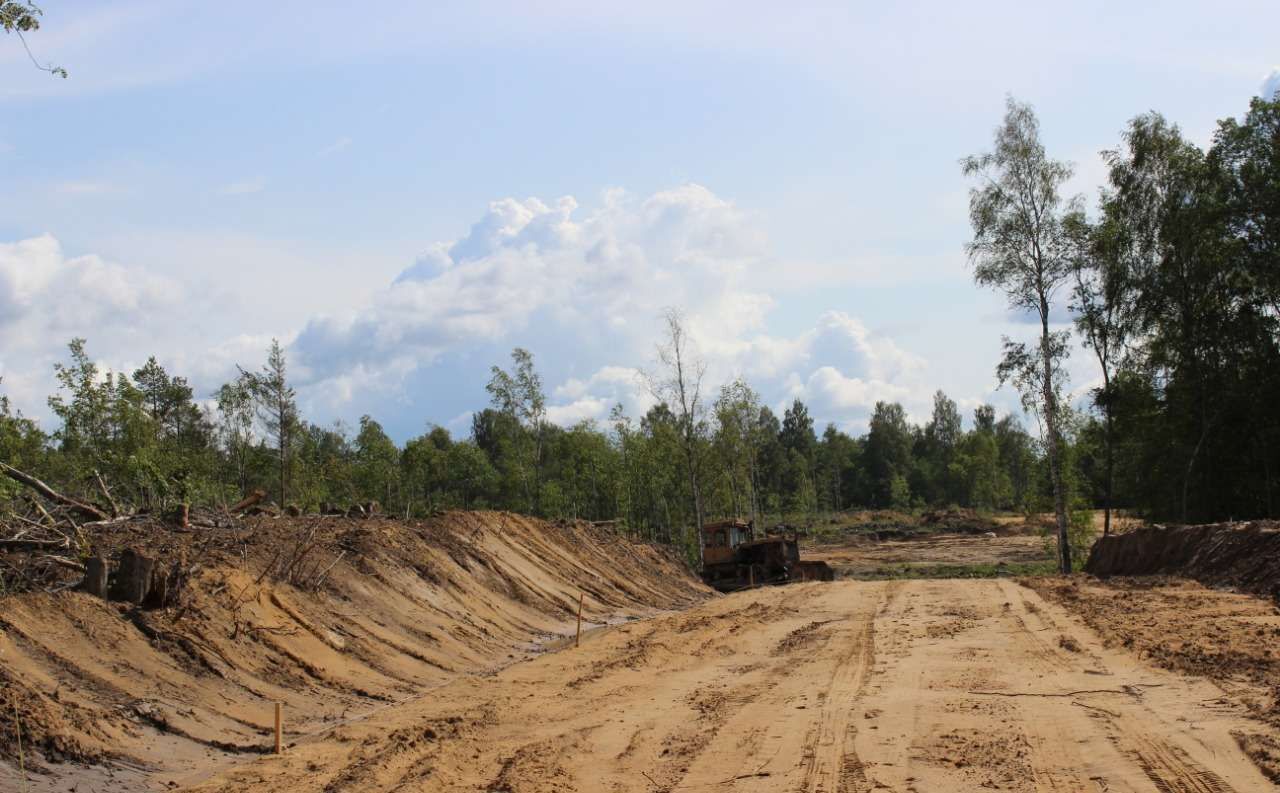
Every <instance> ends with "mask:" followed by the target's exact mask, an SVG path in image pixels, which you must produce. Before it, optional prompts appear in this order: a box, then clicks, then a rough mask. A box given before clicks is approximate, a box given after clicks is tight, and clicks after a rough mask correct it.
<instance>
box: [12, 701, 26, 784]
mask: <svg viewBox="0 0 1280 793" xmlns="http://www.w3.org/2000/svg"><path fill="white" fill-rule="evenodd" d="M13 729H14V734H15V735H16V736H17V738H18V773H19V774H21V775H22V790H23V792H24V793H25V791H26V789H27V765H26V759H25V758H24V757H23V755H22V718H21V717H20V716H19V715H18V698H17V696H16V695H15V696H14V698H13Z"/></svg>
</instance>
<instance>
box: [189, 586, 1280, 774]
mask: <svg viewBox="0 0 1280 793" xmlns="http://www.w3.org/2000/svg"><path fill="white" fill-rule="evenodd" d="M1063 602H1066V601H1064V600H1062V599H1061V598H1058V597H1042V596H1041V595H1040V594H1037V593H1036V592H1035V591H1033V590H1032V589H1029V588H1027V587H1024V586H1022V585H1020V584H1018V583H1016V582H1014V581H1010V580H925V581H889V582H856V581H839V582H835V583H831V584H820V583H814V584H802V585H793V586H789V587H779V588H768V589H759V590H752V591H748V592H741V593H736V594H734V595H730V596H727V597H723V598H716V599H714V600H711V601H708V602H706V603H703V604H701V605H698V606H696V607H694V608H692V609H690V610H688V611H685V612H681V613H677V614H669V615H663V616H657V617H653V618H650V619H646V620H643V621H636V622H632V623H629V624H626V625H621V626H615V627H609V628H602V629H599V630H596V631H592V632H591V633H589V634H588V635H587V636H585V637H584V640H583V644H582V647H581V648H577V649H574V648H566V649H564V650H561V651H559V652H556V653H551V654H548V655H544V656H542V657H540V658H537V659H535V660H532V661H528V662H525V663H520V664H516V665H514V666H510V667H508V668H506V669H504V670H502V671H499V672H497V673H495V674H492V675H468V676H464V677H461V678H459V679H455V680H453V681H452V682H449V683H446V684H444V685H442V686H440V687H439V688H437V689H435V690H433V691H431V692H430V693H428V694H427V695H425V696H422V697H419V698H418V699H416V700H414V701H412V702H408V703H405V704H401V705H397V706H394V707H389V708H386V709H384V710H382V711H379V712H376V713H374V714H372V715H370V716H369V717H368V718H366V719H364V720H361V721H358V722H354V723H350V724H346V725H343V726H340V727H337V728H335V729H333V730H330V731H327V732H325V733H324V734H321V735H315V736H311V737H303V738H299V739H298V740H297V741H296V745H295V746H292V747H291V748H290V749H289V750H288V752H287V753H286V754H285V755H284V756H283V757H263V758H258V759H252V760H246V761H244V762H242V763H241V764H240V765H238V766H237V767H235V768H233V769H231V770H229V771H225V772H224V773H223V774H222V775H221V776H218V777H215V778H211V779H203V780H195V782H196V784H195V785H194V786H193V787H192V788H191V789H192V790H199V791H204V792H205V793H212V792H213V791H218V792H219V793H232V791H242V790H272V791H346V790H350V791H393V790H395V791H467V790H471V791H508V792H509V793H515V792H517V791H523V792H525V793H530V792H534V791H537V792H543V791H545V792H548V793H549V792H550V791H709V790H719V791H783V790H785V791H810V792H814V791H827V792H828V793H835V792H836V791H870V790H896V791H919V792H920V793H931V792H933V791H970V790H972V791H981V790H991V789H998V790H1016V791H1071V792H1072V793H1076V792H1078V791H1163V792H1165V793H1169V792H1171V791H1173V792H1181V791H1188V792H1198V793H1224V792H1225V791H1251V790H1270V789H1273V788H1272V786H1271V785H1270V783H1268V782H1267V781H1266V779H1265V778H1264V777H1263V776H1262V774H1261V772H1260V771H1259V770H1258V769H1257V768H1256V767H1255V766H1254V764H1253V763H1251V762H1250V761H1249V760H1248V759H1247V757H1246V756H1245V754H1244V753H1243V751H1242V749H1241V748H1240V743H1239V741H1238V739H1237V737H1236V735H1239V734H1242V733H1245V732H1257V730H1258V724H1259V723H1258V722H1257V721H1255V720H1254V719H1253V718H1251V717H1250V714H1249V712H1248V710H1247V708H1245V707H1244V706H1242V705H1240V704H1239V703H1238V701H1237V699H1236V698H1235V695H1234V694H1233V693H1231V692H1228V691H1226V690H1224V688H1223V686H1222V685H1219V684H1216V683H1214V682H1213V681H1211V680H1209V679H1205V678H1202V677H1192V676H1188V675H1184V674H1182V673H1180V672H1177V671H1173V670H1170V669H1163V668H1160V667H1159V666H1157V665H1155V664H1152V663H1149V662H1147V661H1144V660H1142V659H1141V658H1140V657H1139V656H1138V654H1137V653H1135V652H1134V651H1133V650H1132V649H1130V648H1126V647H1124V646H1123V645H1122V644H1117V643H1115V642H1111V641H1109V640H1108V639H1107V638H1106V637H1105V634H1104V635H1103V636H1099V634H1098V633H1095V632H1094V631H1093V630H1092V629H1090V628H1088V627H1087V626H1086V625H1085V624H1084V623H1083V622H1081V621H1079V620H1078V619H1077V618H1076V617H1074V616H1073V615H1072V610H1074V609H1072V610H1069V609H1068V607H1064V605H1062V603H1063ZM1176 606H1177V603H1176V602H1174V603H1172V604H1170V603H1166V604H1165V608H1171V607H1172V608H1174V615H1176ZM1272 612H1274V610H1272ZM1260 616H1261V617H1266V618H1267V619H1273V618H1274V617H1267V615H1265V614H1260ZM1168 619H1169V620H1172V619H1173V617H1169V618H1168ZM1152 630H1155V629H1154V628H1153V629H1152ZM183 782H184V783H190V782H192V780H183Z"/></svg>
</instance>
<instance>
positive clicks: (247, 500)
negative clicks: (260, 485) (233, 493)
mask: <svg viewBox="0 0 1280 793" xmlns="http://www.w3.org/2000/svg"><path fill="white" fill-rule="evenodd" d="M266 497H267V491H265V490H255V491H253V492H252V493H250V494H249V495H247V496H245V497H244V498H242V499H240V500H239V501H237V502H236V503H235V504H232V505H231V507H229V508H228V509H227V511H228V512H230V513H231V514H233V515H234V514H235V513H237V512H244V511H245V510H246V509H248V508H249V507H252V506H253V505H254V504H257V503H258V502H259V501H261V500H262V499H264V498H266Z"/></svg>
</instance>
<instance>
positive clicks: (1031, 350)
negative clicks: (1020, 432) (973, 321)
mask: <svg viewBox="0 0 1280 793" xmlns="http://www.w3.org/2000/svg"><path fill="white" fill-rule="evenodd" d="M994 142H995V146H994V148H993V149H992V151H990V152H987V153H984V154H979V155H976V156H973V157H966V158H965V159H964V160H962V161H961V166H962V168H963V170H964V174H965V176H968V177H971V178H976V179H977V180H978V181H979V185H978V186H977V187H974V188H972V189H971V190H970V191H969V221H970V224H971V225H972V226H973V239H972V240H971V241H970V242H969V243H968V245H967V246H966V248H967V252H968V254H969V259H970V261H971V262H972V263H973V268H974V270H973V275H974V280H975V281H976V282H977V283H978V284H979V285H980V286H986V287H990V288H992V289H995V290H997V291H999V292H1003V293H1004V295H1005V298H1006V299H1007V300H1008V303H1009V307H1010V308H1011V309H1013V310H1014V311H1019V312H1030V313H1032V314H1033V315H1034V316H1036V317H1037V318H1038V319H1039V322H1040V337H1039V340H1038V342H1037V343H1036V344H1035V345H1034V346H1033V347H1028V346H1027V345H1025V344H1023V343H1021V342H1015V341H1012V340H1010V339H1007V338H1006V339H1005V342H1004V347H1005V357H1004V360H1003V361H1002V362H1001V364H1000V366H999V368H998V369H997V372H998V374H999V375H1000V377H1001V380H1002V382H1004V381H1007V380H1011V381H1012V382H1013V383H1014V384H1015V385H1016V386H1017V387H1018V388H1019V390H1020V391H1021V392H1022V395H1023V401H1024V405H1027V406H1028V407H1031V408H1033V409H1034V410H1035V412H1036V413H1037V415H1039V416H1040V418H1041V420H1042V425H1043V428H1044V434H1045V450H1046V452H1047V455H1048V458H1049V472H1050V477H1051V478H1052V480H1053V507H1054V514H1055V518H1056V523H1057V533H1058V566H1059V569H1060V570H1061V571H1062V572H1063V573H1069V572H1071V546H1070V543H1069V542H1068V537H1067V526H1068V519H1067V495H1066V492H1065V487H1064V483H1063V471H1062V458H1063V455H1062V436H1061V429H1060V427H1059V401H1060V398H1061V386H1062V380H1063V377H1064V375H1063V374H1062V372H1061V361H1062V359H1063V358H1064V357H1065V356H1066V353H1067V344H1066V340H1067V333H1068V332H1066V331H1062V332H1056V333H1055V332H1052V331H1050V329H1049V322H1050V316H1051V315H1052V312H1053V309H1054V306H1055V305H1056V303H1055V301H1056V299H1057V293H1058V291H1059V290H1060V289H1061V288H1062V287H1063V286H1064V285H1065V284H1067V282H1068V280H1069V279H1070V277H1071V266H1070V262H1069V257H1068V256H1067V255H1066V248H1067V246H1066V241H1065V232H1064V224H1063V216H1064V214H1065V213H1066V211H1067V209H1068V207H1065V206H1064V202H1063V200H1062V195H1061V190H1062V185H1063V184H1064V183H1065V182H1066V181H1067V179H1069V178H1070V177H1071V166H1070V165H1069V164H1067V163H1065V162H1060V161H1058V160H1053V159H1050V158H1049V157H1048V155H1047V154H1046V153H1045V148H1044V144H1043V143H1042V142H1041V141H1040V123H1039V121H1038V120H1037V119H1036V115H1035V112H1034V111H1033V110H1032V109H1031V106H1030V105H1027V104H1024V103H1022V102H1018V101H1016V100H1015V99H1013V98H1012V97H1010V98H1009V99H1008V100H1007V102H1006V112H1005V117H1004V121H1003V122H1002V123H1001V125H1000V126H999V127H998V128H997V129H996V132H995V141H994Z"/></svg>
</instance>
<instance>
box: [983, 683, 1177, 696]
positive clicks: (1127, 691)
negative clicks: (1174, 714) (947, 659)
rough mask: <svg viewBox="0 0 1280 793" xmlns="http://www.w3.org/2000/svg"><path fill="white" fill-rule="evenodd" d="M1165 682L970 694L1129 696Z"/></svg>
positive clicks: (1138, 694) (1140, 693)
mask: <svg viewBox="0 0 1280 793" xmlns="http://www.w3.org/2000/svg"><path fill="white" fill-rule="evenodd" d="M1162 685H1164V684H1163V683H1133V684H1130V685H1126V686H1121V687H1120V688H1085V689H1081V690H1079V691H1064V692H1062V693H1044V692H1035V691H1024V692H1021V693H1019V692H1010V691H969V692H967V693H969V694H980V695H982V696H986V697H1063V698H1070V697H1078V696H1084V695H1088V694H1122V695H1124V696H1129V697H1140V696H1142V689H1144V688H1159V687H1160V686H1162Z"/></svg>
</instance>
